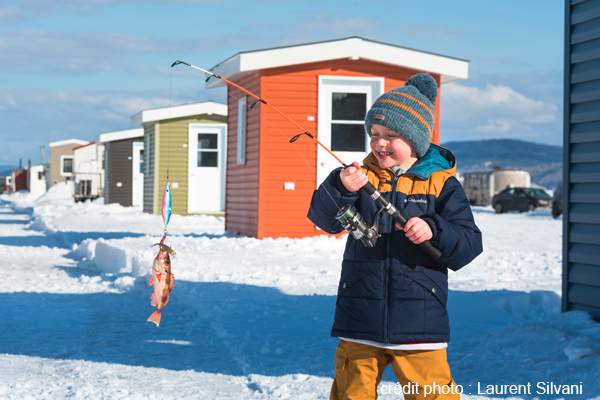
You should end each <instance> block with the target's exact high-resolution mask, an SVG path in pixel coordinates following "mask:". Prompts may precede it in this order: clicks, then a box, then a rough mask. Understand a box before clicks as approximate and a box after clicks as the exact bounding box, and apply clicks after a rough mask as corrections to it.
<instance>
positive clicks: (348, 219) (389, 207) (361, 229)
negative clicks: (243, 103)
mask: <svg viewBox="0 0 600 400" xmlns="http://www.w3.org/2000/svg"><path fill="white" fill-rule="evenodd" d="M179 64H184V65H187V66H188V67H191V68H195V69H197V70H199V71H202V72H204V73H205V74H208V75H209V76H208V78H206V82H208V81H209V80H210V78H211V77H214V78H217V79H220V80H222V81H223V82H226V83H228V84H230V85H231V86H233V87H235V88H238V89H240V90H241V91H242V92H244V93H246V94H248V95H250V96H252V97H254V98H255V99H256V101H255V102H253V103H252V105H251V106H250V108H251V109H252V108H254V106H255V105H256V104H257V103H259V102H260V103H262V104H265V105H267V106H269V107H271V108H272V109H273V110H274V111H276V112H277V113H279V114H280V115H281V116H282V117H284V118H285V119H287V120H288V121H290V122H291V123H292V124H294V125H295V126H296V127H298V128H299V129H300V130H301V131H302V133H299V134H297V135H296V136H294V137H292V138H291V139H290V143H294V142H295V141H296V140H298V139H299V138H300V137H301V136H302V135H306V136H308V137H309V138H311V139H312V140H314V141H315V142H316V143H317V144H318V145H319V146H321V147H322V148H323V149H324V150H325V151H327V153H329V154H331V155H332V156H333V158H335V159H336V160H337V161H338V162H339V163H340V164H342V166H343V167H344V168H348V167H350V166H349V165H347V164H346V163H344V162H343V161H342V160H341V159H340V158H339V157H338V156H336V155H335V154H334V153H333V152H332V151H331V150H329V149H328V148H327V147H326V146H325V145H324V144H323V143H321V142H320V141H319V140H318V139H317V138H316V137H314V136H313V135H312V134H311V133H310V132H308V131H307V130H306V129H304V128H303V127H301V126H300V125H299V124H298V123H296V122H295V121H294V120H292V119H291V118H290V117H288V116H287V115H285V114H284V113H282V112H281V111H279V110H278V109H277V108H275V107H274V106H273V105H271V104H270V103H267V102H266V101H265V100H264V99H262V98H261V97H260V96H257V95H256V94H254V93H252V92H250V91H249V90H247V89H245V88H243V87H241V86H240V85H238V84H236V83H234V82H231V81H230V80H229V79H226V78H223V77H222V76H219V75H217V74H215V73H213V72H210V71H207V70H205V69H203V68H200V67H196V66H195V65H192V64H188V63H186V62H183V61H179V60H177V61H175V62H174V63H173V64H172V65H171V68H173V67H174V66H176V65H179ZM361 189H362V190H364V191H365V192H366V193H367V194H368V195H369V196H370V197H371V198H372V199H373V201H375V203H376V204H377V206H378V207H379V210H378V211H377V213H376V214H375V223H374V225H373V226H372V227H369V226H368V225H367V224H366V223H365V222H364V220H363V219H362V217H361V216H360V214H358V212H357V211H356V209H354V208H353V207H351V206H349V205H348V206H345V207H342V208H341V209H339V212H338V214H337V215H336V218H337V219H338V220H339V221H340V223H341V224H342V226H343V227H344V229H346V230H347V231H348V232H350V233H351V234H352V236H354V238H355V239H359V240H361V241H362V242H363V244H364V245H365V246H367V247H373V246H375V243H376V242H377V238H378V237H379V234H378V232H377V230H378V229H377V228H378V221H379V219H378V217H379V214H380V213H381V212H382V211H385V212H386V213H387V214H389V215H390V216H391V217H392V218H393V219H394V220H395V221H396V222H398V223H399V224H400V226H401V227H403V228H404V225H406V223H407V222H408V220H407V219H406V218H405V217H404V216H403V215H402V214H401V213H400V210H398V209H397V208H396V207H395V206H394V205H393V204H392V203H390V202H389V201H387V200H386V199H385V198H384V197H383V196H382V195H381V193H380V192H379V190H377V189H376V188H375V186H373V184H372V183H371V182H367V184H366V185H365V186H363V187H362V188H361ZM419 246H420V247H421V249H423V251H425V252H426V253H427V254H428V255H429V256H430V257H431V258H433V259H434V260H436V261H437V260H438V259H439V258H440V256H441V254H442V253H441V251H440V250H438V249H437V248H435V247H434V246H433V245H432V244H431V242H430V241H429V240H426V241H424V242H422V243H420V244H419Z"/></svg>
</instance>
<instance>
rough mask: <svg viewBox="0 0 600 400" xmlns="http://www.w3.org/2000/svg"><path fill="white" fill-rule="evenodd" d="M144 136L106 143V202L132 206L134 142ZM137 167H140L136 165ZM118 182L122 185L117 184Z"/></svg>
mask: <svg viewBox="0 0 600 400" xmlns="http://www.w3.org/2000/svg"><path fill="white" fill-rule="evenodd" d="M141 140H142V138H133V139H126V140H118V141H114V142H109V143H106V151H105V157H106V160H105V161H106V179H105V181H106V183H105V186H104V202H105V203H106V204H109V203H118V204H120V205H122V206H125V207H130V206H131V195H132V184H133V182H132V172H133V171H132V167H133V165H132V163H133V159H132V156H133V143H134V142H140V141H141ZM136 167H139V166H137V165H136ZM117 182H120V183H121V186H117Z"/></svg>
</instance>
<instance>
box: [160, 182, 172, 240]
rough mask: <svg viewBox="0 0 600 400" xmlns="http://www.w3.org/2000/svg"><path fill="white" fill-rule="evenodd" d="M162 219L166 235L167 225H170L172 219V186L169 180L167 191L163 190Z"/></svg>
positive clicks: (166, 186)
mask: <svg viewBox="0 0 600 400" xmlns="http://www.w3.org/2000/svg"><path fill="white" fill-rule="evenodd" d="M162 219H163V223H164V224H165V236H166V234H167V225H169V221H170V220H171V186H170V185H169V181H168V180H167V184H166V185H165V191H164V192H163V198H162Z"/></svg>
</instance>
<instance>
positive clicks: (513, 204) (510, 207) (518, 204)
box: [492, 187, 552, 214]
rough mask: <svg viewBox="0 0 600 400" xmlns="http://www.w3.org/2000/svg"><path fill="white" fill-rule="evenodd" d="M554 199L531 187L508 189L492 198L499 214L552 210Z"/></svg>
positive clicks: (544, 192) (541, 190)
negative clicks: (543, 209)
mask: <svg viewBox="0 0 600 400" xmlns="http://www.w3.org/2000/svg"><path fill="white" fill-rule="evenodd" d="M551 205H552V197H550V195H549V194H548V193H547V192H546V191H545V190H544V189H539V188H531V187H510V188H506V189H504V190H503V191H501V192H500V193H498V194H497V195H495V196H494V197H493V198H492V207H493V208H494V211H496V212H497V213H498V214H500V213H503V212H506V211H519V212H524V211H534V210H535V209H536V208H538V207H541V208H550V207H551Z"/></svg>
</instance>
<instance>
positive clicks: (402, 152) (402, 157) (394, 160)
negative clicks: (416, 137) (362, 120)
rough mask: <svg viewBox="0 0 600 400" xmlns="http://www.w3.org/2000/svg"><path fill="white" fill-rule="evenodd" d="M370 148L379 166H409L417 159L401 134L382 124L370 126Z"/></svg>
mask: <svg viewBox="0 0 600 400" xmlns="http://www.w3.org/2000/svg"><path fill="white" fill-rule="evenodd" d="M371 150H372V151H373V154H374V155H375V157H376V158H377V161H378V162H379V166H380V167H381V168H390V167H393V166H396V165H402V166H410V165H413V164H414V163H415V162H416V161H417V159H418V158H417V153H416V152H415V151H414V149H413V148H412V146H411V145H410V144H408V142H407V141H406V140H405V139H404V138H403V137H402V136H400V135H399V134H397V133H396V132H394V131H393V130H391V129H389V128H386V127H385V126H382V125H372V126H371Z"/></svg>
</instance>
